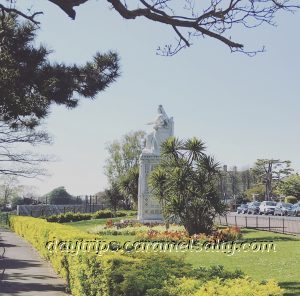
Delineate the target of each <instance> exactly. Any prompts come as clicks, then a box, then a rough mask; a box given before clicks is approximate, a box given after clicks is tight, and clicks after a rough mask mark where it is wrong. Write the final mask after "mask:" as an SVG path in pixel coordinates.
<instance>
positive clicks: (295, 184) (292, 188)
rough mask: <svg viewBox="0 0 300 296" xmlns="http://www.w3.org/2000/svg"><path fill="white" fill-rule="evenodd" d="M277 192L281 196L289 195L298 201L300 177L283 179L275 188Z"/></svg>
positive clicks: (294, 176)
mask: <svg viewBox="0 0 300 296" xmlns="http://www.w3.org/2000/svg"><path fill="white" fill-rule="evenodd" d="M277 192H278V193H279V194H282V195H286V196H288V195H291V196H295V197H297V199H298V200H299V199H300V176H299V175H298V174H294V175H291V176H288V177H287V178H285V179H283V180H282V182H280V183H279V184H278V186H277Z"/></svg>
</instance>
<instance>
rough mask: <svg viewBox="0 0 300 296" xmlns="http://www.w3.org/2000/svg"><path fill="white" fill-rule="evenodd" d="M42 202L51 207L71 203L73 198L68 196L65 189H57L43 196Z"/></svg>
mask: <svg viewBox="0 0 300 296" xmlns="http://www.w3.org/2000/svg"><path fill="white" fill-rule="evenodd" d="M43 199H44V201H46V200H47V203H49V204H51V205H66V204H71V203H73V202H74V201H75V200H74V197H73V196H72V195H70V194H69V193H68V192H67V190H66V189H65V187H63V186H61V187H57V188H55V189H53V190H52V191H51V192H49V193H47V194H46V195H44V196H43Z"/></svg>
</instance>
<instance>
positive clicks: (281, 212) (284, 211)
mask: <svg viewBox="0 0 300 296" xmlns="http://www.w3.org/2000/svg"><path fill="white" fill-rule="evenodd" d="M292 207H293V205H292V204H291V203H285V202H278V203H277V205H276V207H275V210H274V216H277V215H278V216H287V215H288V210H290V209H291V208H292Z"/></svg>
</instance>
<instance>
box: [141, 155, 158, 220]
mask: <svg viewBox="0 0 300 296" xmlns="http://www.w3.org/2000/svg"><path fill="white" fill-rule="evenodd" d="M159 159H160V157H159V155H155V154H148V153H143V154H142V155H141V157H140V174H139V193H138V220H139V221H141V222H147V223H148V222H162V221H163V216H162V212H161V206H160V204H159V202H158V200H156V199H155V198H154V197H153V196H152V195H151V194H150V192H149V188H148V182H147V180H148V177H149V174H150V172H151V171H152V170H153V169H154V168H155V166H156V165H158V164H159Z"/></svg>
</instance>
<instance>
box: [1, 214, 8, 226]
mask: <svg viewBox="0 0 300 296" xmlns="http://www.w3.org/2000/svg"><path fill="white" fill-rule="evenodd" d="M9 216H10V213H7V212H0V227H7V226H8V225H9Z"/></svg>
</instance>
